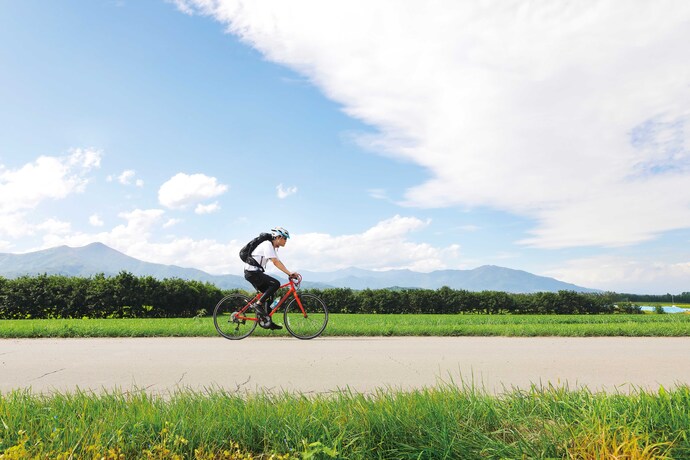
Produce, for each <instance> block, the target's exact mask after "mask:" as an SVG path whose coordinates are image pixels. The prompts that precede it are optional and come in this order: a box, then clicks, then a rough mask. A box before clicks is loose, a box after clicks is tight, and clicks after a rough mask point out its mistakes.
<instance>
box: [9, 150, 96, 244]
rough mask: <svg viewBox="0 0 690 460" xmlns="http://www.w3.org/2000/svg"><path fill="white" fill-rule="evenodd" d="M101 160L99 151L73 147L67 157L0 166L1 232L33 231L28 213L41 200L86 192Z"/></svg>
mask: <svg viewBox="0 0 690 460" xmlns="http://www.w3.org/2000/svg"><path fill="white" fill-rule="evenodd" d="M100 159H101V152H100V151H98V150H93V149H72V150H71V151H70V153H69V155H67V156H63V157H51V156H41V157H39V158H37V159H36V160H35V161H33V162H31V163H26V164H24V165H22V166H21V167H19V168H17V169H10V168H8V167H6V166H4V165H0V234H6V235H9V236H11V237H13V238H18V237H21V236H24V235H29V234H32V233H33V231H34V229H35V226H34V225H33V224H31V223H28V222H26V213H27V212H29V211H31V210H33V209H34V208H35V207H37V206H38V205H39V204H41V203H42V202H45V201H50V200H60V199H64V198H66V197H67V196H69V195H72V194H75V193H81V192H83V191H84V190H85V188H86V185H87V183H88V181H89V177H88V173H89V172H90V171H91V170H92V169H94V168H98V167H99V166H100Z"/></svg>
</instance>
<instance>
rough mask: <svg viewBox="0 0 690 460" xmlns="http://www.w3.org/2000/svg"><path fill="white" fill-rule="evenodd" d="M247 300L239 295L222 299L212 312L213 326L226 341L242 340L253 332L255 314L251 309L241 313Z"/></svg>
mask: <svg viewBox="0 0 690 460" xmlns="http://www.w3.org/2000/svg"><path fill="white" fill-rule="evenodd" d="M248 303H249V299H248V298H247V297H245V296H243V295H240V294H231V295H229V296H226V297H223V299H222V300H221V301H220V302H218V304H217V305H216V308H215V309H214V310H213V324H214V325H215V326H216V330H217V331H218V333H219V334H220V335H222V336H223V337H225V338H227V339H233V340H236V339H243V338H245V337H247V336H248V335H249V334H251V333H252V332H254V329H255V328H256V323H257V322H256V314H255V313H254V311H253V310H252V309H247V310H246V311H242V309H243V308H244V306H245V305H247V304H248Z"/></svg>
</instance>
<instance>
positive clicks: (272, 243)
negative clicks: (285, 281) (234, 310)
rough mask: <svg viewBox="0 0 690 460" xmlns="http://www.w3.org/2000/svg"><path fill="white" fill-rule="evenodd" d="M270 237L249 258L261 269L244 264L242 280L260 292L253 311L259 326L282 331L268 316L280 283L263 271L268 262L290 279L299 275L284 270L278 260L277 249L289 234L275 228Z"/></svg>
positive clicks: (282, 229)
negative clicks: (255, 313) (257, 316)
mask: <svg viewBox="0 0 690 460" xmlns="http://www.w3.org/2000/svg"><path fill="white" fill-rule="evenodd" d="M271 236H272V238H271V239H270V240H266V241H264V242H263V243H261V244H259V245H258V246H257V247H256V249H254V251H252V253H251V256H252V257H253V258H254V260H256V261H257V262H258V263H259V265H261V268H259V267H255V266H253V265H250V264H245V266H244V279H246V280H247V281H249V282H250V283H251V284H252V286H254V288H256V290H257V291H259V292H261V298H260V299H259V301H258V302H257V303H256V304H254V309H255V310H256V312H257V314H258V315H259V317H260V318H261V319H262V321H260V322H259V325H260V326H261V327H263V328H265V329H282V328H283V326H280V325H278V324H275V323H274V322H273V320H272V319H271V317H270V316H268V314H269V313H270V310H269V305H271V302H272V301H273V296H274V295H275V293H276V291H278V288H280V281H278V280H277V279H275V278H273V277H272V276H269V275H267V274H266V273H264V269H266V265H267V264H268V261H269V260H270V261H271V262H273V265H275V266H276V267H277V268H278V270H280V271H282V272H283V273H285V274H286V275H288V276H289V277H290V278H297V277H299V273H297V272H291V271H290V270H288V269H287V268H285V265H283V262H281V261H280V259H279V258H278V248H282V247H283V246H285V243H286V242H287V240H288V238H290V232H288V231H287V230H285V229H284V228H283V227H276V228H273V229H271Z"/></svg>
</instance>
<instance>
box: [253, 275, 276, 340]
mask: <svg viewBox="0 0 690 460" xmlns="http://www.w3.org/2000/svg"><path fill="white" fill-rule="evenodd" d="M244 278H245V279H246V280H247V281H249V282H250V283H251V284H252V286H254V287H255V288H256V290H257V291H259V292H261V297H260V298H259V301H258V303H257V304H256V305H255V309H256V310H257V312H258V313H259V315H261V316H265V317H266V321H261V322H259V325H260V326H261V327H264V328H269V329H280V326H275V325H273V320H272V319H271V317H270V316H269V314H270V311H269V305H270V304H271V301H272V300H273V296H274V295H275V293H276V291H278V289H279V288H280V281H278V280H277V279H275V278H273V277H272V276H269V275H267V274H265V273H263V272H262V271H259V270H257V271H249V270H245V272H244Z"/></svg>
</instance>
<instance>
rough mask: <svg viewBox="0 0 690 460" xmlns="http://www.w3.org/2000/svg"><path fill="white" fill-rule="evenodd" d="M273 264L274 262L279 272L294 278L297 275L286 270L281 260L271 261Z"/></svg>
mask: <svg viewBox="0 0 690 460" xmlns="http://www.w3.org/2000/svg"><path fill="white" fill-rule="evenodd" d="M271 262H273V265H275V266H276V267H277V268H278V270H280V271H281V272H283V273H285V274H286V275H287V276H292V275H295V274H296V273H293V272H291V271H290V270H288V269H287V268H285V265H283V263H282V262H281V261H280V259H271Z"/></svg>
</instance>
